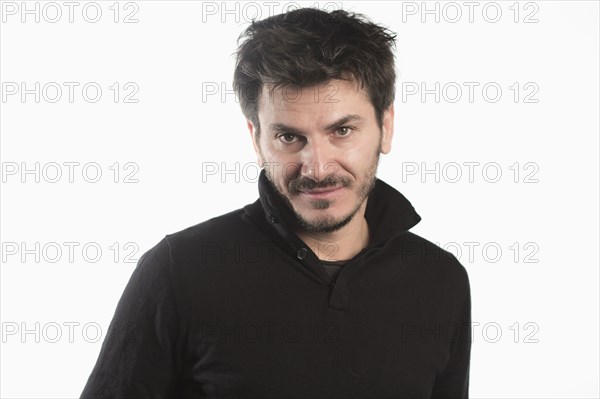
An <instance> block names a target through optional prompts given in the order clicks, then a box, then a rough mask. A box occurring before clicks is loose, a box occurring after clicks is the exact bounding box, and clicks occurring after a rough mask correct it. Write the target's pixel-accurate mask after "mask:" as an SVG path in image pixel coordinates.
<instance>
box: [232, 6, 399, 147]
mask: <svg viewBox="0 0 600 399" xmlns="http://www.w3.org/2000/svg"><path fill="white" fill-rule="evenodd" d="M395 38H396V35H395V34H394V33H392V32H391V31H389V30H388V29H387V28H384V27H382V26H379V25H376V24H374V23H372V22H370V21H369V20H368V19H367V18H366V17H365V16H364V15H362V14H355V13H350V12H347V11H344V10H335V11H332V12H325V11H321V10H318V9H315V8H301V9H297V10H294V11H290V12H287V13H284V14H279V15H274V16H272V17H269V18H267V19H264V20H262V21H252V23H251V25H250V26H249V27H248V28H247V29H246V30H245V31H244V32H243V33H242V34H241V35H240V37H239V39H238V50H237V53H236V67H235V72H234V77H233V88H234V90H235V92H236V94H237V96H238V98H239V100H240V106H241V108H242V113H243V114H244V116H245V117H246V118H247V119H249V120H250V121H252V123H253V124H254V126H256V128H257V133H256V134H257V136H258V135H259V134H260V125H259V122H258V101H259V99H260V95H261V92H262V89H263V85H264V84H269V86H270V87H271V90H274V89H275V88H277V87H279V86H283V87H285V86H291V87H296V88H304V87H310V86H314V85H317V84H321V83H324V82H327V81H329V80H331V79H345V76H347V75H348V74H350V76H351V78H353V79H356V81H357V82H358V83H359V84H360V87H361V88H363V87H366V91H367V93H368V95H369V98H370V100H371V103H372V105H373V108H374V109H375V116H376V119H377V123H378V124H379V126H380V127H381V125H382V119H383V111H384V110H385V109H387V108H388V107H389V106H390V105H391V104H392V103H393V102H394V96H395V81H396V73H395V70H394V54H393V52H392V47H394V46H395Z"/></svg>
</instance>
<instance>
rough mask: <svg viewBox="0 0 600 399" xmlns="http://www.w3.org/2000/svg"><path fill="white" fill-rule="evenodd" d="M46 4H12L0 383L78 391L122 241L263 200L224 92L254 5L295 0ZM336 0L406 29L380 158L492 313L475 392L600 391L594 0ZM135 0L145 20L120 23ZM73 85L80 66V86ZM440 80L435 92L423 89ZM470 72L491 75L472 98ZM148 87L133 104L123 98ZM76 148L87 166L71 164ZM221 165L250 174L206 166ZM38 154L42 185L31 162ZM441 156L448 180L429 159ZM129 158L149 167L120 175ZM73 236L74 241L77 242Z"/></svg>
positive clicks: (26, 393) (237, 115) (478, 343)
mask: <svg viewBox="0 0 600 399" xmlns="http://www.w3.org/2000/svg"><path fill="white" fill-rule="evenodd" d="M36 3H37V7H38V10H39V12H38V15H39V18H40V20H39V22H36V21H35V18H36V15H35V12H34V13H33V14H23V7H25V6H24V5H23V4H22V3H21V2H20V1H19V2H6V1H4V2H2V26H1V28H0V35H1V39H0V48H1V52H0V56H1V62H0V80H1V81H2V83H3V87H2V102H1V103H0V106H1V110H0V117H1V125H0V128H1V143H0V144H1V160H2V192H1V220H2V225H1V241H2V269H1V318H2V342H1V391H0V396H1V397H2V398H75V397H78V396H79V394H80V393H81V390H82V389H83V386H84V384H85V382H86V380H87V377H88V375H89V373H90V371H91V369H92V367H93V365H94V363H95V361H96V357H97V355H98V352H99V349H100V345H101V343H102V340H103V338H104V336H103V335H100V336H97V335H98V333H99V331H98V330H97V327H100V328H101V329H102V332H101V334H104V333H105V331H106V327H107V326H108V324H109V322H110V319H111V317H112V314H113V312H114V308H115V306H116V303H117V301H118V299H119V297H120V295H121V293H122V291H123V288H124V286H125V284H126V283H127V281H128V278H129V276H130V274H131V272H132V270H133V268H134V267H135V262H133V263H131V262H126V261H125V260H126V259H125V256H126V255H127V254H129V253H131V252H135V254H134V256H133V257H132V258H131V259H133V260H135V259H138V258H139V257H140V256H141V254H142V253H143V252H145V251H146V250H148V249H149V248H150V247H152V246H153V245H155V244H156V243H157V242H158V241H159V240H160V239H161V238H162V237H163V236H164V235H165V234H169V233H173V232H176V231H179V230H181V229H183V228H185V227H188V226H191V225H193V224H196V223H199V222H202V221H204V220H207V219H209V218H211V217H214V216H217V215H220V214H222V213H225V212H229V211H231V210H234V209H237V208H240V207H242V206H244V205H246V204H248V203H251V202H254V200H256V198H257V196H258V192H257V185H256V179H255V176H256V173H257V170H256V168H255V167H249V165H250V166H251V164H249V163H252V162H255V161H256V157H255V154H254V152H253V148H252V145H251V141H250V137H249V135H248V133H247V130H246V127H245V121H244V119H243V117H242V115H241V112H240V110H239V106H238V104H237V102H236V99H235V97H234V95H233V94H232V93H231V92H228V91H229V90H231V80H232V76H233V67H234V57H233V53H234V51H235V50H236V39H237V37H238V35H239V34H240V33H241V32H242V30H243V29H244V28H245V27H246V26H247V25H248V22H249V19H250V18H251V17H252V16H253V15H255V14H256V12H257V10H258V11H260V13H261V18H264V17H267V16H269V15H271V14H274V13H280V12H282V11H285V10H286V9H287V8H288V7H294V4H290V3H286V2H279V3H278V2H272V3H270V4H271V5H269V4H268V3H260V2H254V3H252V4H251V5H250V6H248V5H247V4H248V3H234V2H227V5H226V6H224V5H223V3H222V2H212V3H209V4H207V3H204V5H203V3H202V2H199V1H198V2H196V1H170V2H166V1H136V2H132V3H130V4H126V2H121V3H119V4H117V7H116V8H117V9H119V11H120V12H119V15H118V22H116V23H115V22H114V18H115V12H114V10H115V6H114V5H113V2H112V1H110V2H102V1H101V2H98V3H97V5H98V7H99V8H100V9H101V11H102V15H101V17H100V20H99V21H98V22H96V23H92V22H88V21H87V20H86V18H87V19H88V20H90V21H91V20H93V19H94V18H95V6H94V5H93V4H92V5H88V4H89V3H88V2H78V3H77V4H78V5H77V6H76V7H75V9H74V13H73V22H69V8H68V7H67V6H65V5H64V4H63V2H58V3H55V4H57V5H58V8H57V7H55V6H54V5H50V6H49V5H47V3H45V2H33V1H29V2H27V3H26V7H28V8H29V9H32V10H33V9H35V7H36ZM302 4H303V5H304V4H306V5H313V4H315V3H314V2H311V3H302ZM86 5H87V8H86V12H87V13H83V11H82V10H83V8H84V6H86ZM340 5H341V6H342V7H343V8H344V9H349V10H352V11H355V12H360V13H363V14H366V15H367V16H369V17H370V18H371V19H372V20H374V21H375V22H377V23H381V24H383V25H385V26H387V27H389V28H390V29H392V30H393V31H395V32H397V34H398V38H397V70H398V85H397V96H396V120H395V123H396V129H395V135H394V140H393V146H392V152H391V153H390V154H388V155H385V156H382V161H381V164H380V168H379V173H378V177H379V178H381V179H382V180H384V181H386V182H387V183H389V184H391V185H392V186H394V187H395V188H397V189H398V190H399V191H401V192H402V193H403V194H404V195H406V197H407V198H408V199H409V200H410V201H411V202H412V204H413V205H414V206H415V208H416V210H417V212H418V213H419V214H420V215H421V216H422V218H423V220H422V222H421V223H420V224H419V225H417V226H416V227H415V228H414V229H413V231H414V232H415V233H416V234H419V235H422V236H423V237H425V238H427V239H429V240H431V241H434V242H436V243H439V245H441V246H443V247H445V248H447V249H448V250H450V251H452V252H454V253H456V254H458V256H459V258H460V261H461V263H462V264H463V265H464V266H465V267H466V268H467V270H468V273H469V277H470V281H471V289H472V302H473V322H474V323H479V324H476V326H475V329H474V336H473V349H472V364H471V389H470V392H471V397H473V398H574V397H577V398H598V397H599V396H600V392H599V385H598V374H599V367H598V366H599V363H598V361H599V357H598V352H599V347H598V337H599V334H598V326H599V325H598V317H599V316H598V315H599V309H598V308H599V306H598V303H599V297H598V285H599V274H598V270H599V267H598V266H599V257H598V255H599V254H598V241H599V234H598V220H599V215H598V203H599V201H598V185H599V176H598V174H599V173H598V171H599V165H598V150H599V142H598V138H599V124H598V121H599V120H598V110H599V91H598V88H599V82H598V76H599V65H598V60H599V54H598V52H599V50H598V49H599V43H598V42H599V26H598V23H599V22H598V20H599V5H598V2H596V1H569V2H567V1H564V2H563V1H535V2H520V3H517V4H516V5H515V4H514V2H513V1H509V2H503V1H501V2H498V3H493V4H490V3H489V2H476V6H475V8H474V9H473V11H474V12H473V14H472V16H471V18H472V22H470V21H469V19H470V16H469V8H468V6H467V5H465V3H464V2H462V1H459V2H457V3H452V4H450V5H448V4H447V3H445V2H427V3H426V4H423V3H421V2H420V1H419V2H393V1H386V2H369V3H366V2H343V3H339V2H329V3H321V5H320V6H321V7H322V8H328V9H331V8H340ZM15 7H16V8H15ZM111 7H112V9H111ZM225 7H226V8H227V9H228V10H233V11H231V12H230V13H226V12H225ZM424 7H427V8H428V9H430V10H436V9H437V10H438V11H437V16H438V17H439V21H438V22H436V20H435V19H436V12H435V11H434V13H433V14H424V13H423V11H424V10H423V8H424ZM436 7H437V8H436ZM484 9H485V12H484ZM497 9H500V10H501V12H502V14H501V15H500V17H499V20H498V21H497V22H493V21H494V20H495V19H496V18H497V17H496V11H497ZM57 10H60V11H61V12H62V17H61V18H60V19H58V21H57V22H51V20H53V19H56V15H57V14H56V11H57ZM515 10H519V13H518V15H517V14H516V13H515ZM457 11H460V12H461V13H462V15H461V17H460V18H458V17H457V13H456V12H457ZM130 14H132V15H131V18H134V19H137V20H138V22H137V23H135V22H134V23H124V21H123V19H124V18H125V17H126V16H127V15H130ZM22 17H24V18H25V22H22V20H21V18H22ZM526 17H527V18H526ZM422 18H425V21H424V22H423V21H422ZM515 18H516V22H515ZM455 19H456V20H457V21H455V22H453V20H455ZM525 20H527V21H528V23H527V22H526V21H525ZM536 20H537V21H536ZM35 82H40V90H39V94H40V100H39V102H36V101H35V94H28V95H26V96H25V98H24V99H23V98H21V92H20V90H21V89H22V87H21V83H25V88H26V89H34V88H35ZM52 82H55V84H54V83H52ZM65 82H76V83H77V84H79V86H77V87H75V90H74V97H73V102H70V101H69V93H68V87H67V86H66V85H64V83H65ZM90 82H95V83H96V84H97V85H99V86H100V87H101V88H102V96H101V97H100V98H99V100H98V101H97V102H95V103H93V102H90V99H91V98H93V96H94V90H93V89H90V90H89V91H88V94H89V95H90V97H87V100H86V98H84V97H83V95H82V90H81V89H82V87H83V86H84V85H85V84H87V83H90ZM115 82H117V84H118V86H119V87H120V94H121V96H120V98H119V100H118V102H116V103H115V101H114V97H113V96H114V94H115V90H114V89H113V90H111V89H110V88H109V87H110V86H112V85H113V84H114V83H115ZM436 82H439V84H440V90H439V94H440V98H439V102H436V99H435V95H434V93H431V94H428V95H426V96H425V98H421V93H420V92H419V93H417V94H414V95H409V93H410V89H411V88H414V87H418V88H419V90H420V89H421V86H420V85H421V83H424V84H425V88H427V89H435V84H436ZM452 82H454V83H452ZM465 82H474V83H473V84H477V85H478V86H476V87H475V90H474V93H473V94H474V95H473V98H472V102H471V101H470V100H469V92H468V87H467V86H466V85H465ZM515 82H516V83H517V86H514V85H515ZM127 83H131V85H130V86H125V85H126V84H127ZM486 84H488V86H487V87H488V91H487V92H486V93H485V94H487V97H485V96H484V93H482V87H483V86H484V85H486ZM221 85H223V86H222V87H221ZM44 86H46V90H43V88H44ZM56 86H60V87H62V89H63V91H62V97H61V98H60V99H59V100H58V101H57V102H55V103H52V102H50V100H52V99H53V98H54V97H56V91H55V90H54V89H55V87H56ZM444 86H445V87H446V90H444ZM457 86H458V87H461V88H462V89H463V91H462V97H461V98H460V99H458V101H456V102H452V101H453V99H454V98H455V97H456V93H457V92H456V91H455V88H456V87H457ZM15 87H16V88H17V89H18V90H19V92H17V93H16V94H14V95H13V94H11V93H12V92H13V89H14V88H15ZM114 87H115V86H113V88H114ZM132 87H137V88H138V89H139V90H138V91H137V93H136V94H135V95H134V96H133V97H132V98H131V99H133V100H137V102H124V98H123V96H124V95H125V94H128V93H131V92H132V91H133V89H132ZM214 87H218V88H219V92H218V93H216V94H212V95H211V94H210V93H208V92H207V88H211V89H212V88H214ZM496 87H500V88H501V90H502V94H501V96H499V97H498V98H496V99H497V101H495V100H496V99H495V97H496V92H495V89H494V88H496ZM511 87H512V89H511ZM517 87H519V94H520V95H519V98H518V99H516V100H517V101H516V102H515V92H516V88H517ZM222 89H225V90H228V91H225V92H223V91H222ZM528 94H531V95H530V96H529V97H528V98H527V101H526V98H525V97H526V95H528ZM221 95H223V96H224V98H221ZM403 95H404V96H405V98H403ZM494 101H495V102H494ZM65 162H78V163H79V166H76V167H75V168H74V171H75V173H74V175H73V182H70V181H69V176H68V172H69V169H68V167H67V166H66V165H65V164H64V163H65ZM115 162H118V163H119V165H118V167H117V168H116V169H118V170H120V174H119V175H118V176H115V173H114V170H115V167H114V166H113V168H112V169H111V168H110V167H111V165H114V164H115ZM213 162H214V163H217V165H219V164H220V163H221V162H225V165H224V166H225V167H226V168H228V169H234V168H235V165H236V163H238V165H239V172H238V173H235V172H234V173H230V174H221V173H220V172H221V171H222V169H221V168H220V166H219V169H220V170H219V173H218V174H216V175H210V176H206V175H204V177H203V168H206V167H207V165H212V163H213ZM469 162H473V163H475V164H472V165H475V166H474V169H473V171H474V173H473V175H472V178H470V177H469V173H468V172H469V168H468V165H469V164H468V163H469ZM36 163H39V182H36V181H35V180H36V173H35V172H33V173H30V174H23V169H24V168H28V169H32V170H35V167H36ZM94 163H95V164H94ZM128 163H131V164H128ZM436 163H437V165H438V166H437V167H438V168H439V169H438V170H439V180H438V181H436V176H435V172H432V173H429V174H423V172H424V170H435V168H436ZM515 163H518V164H515ZM56 164H58V165H59V166H61V169H60V170H61V172H62V177H61V178H60V179H58V181H57V182H55V183H52V182H51V180H53V179H54V178H55V176H56V171H57V169H56ZM86 164H87V165H88V168H87V169H86V174H83V172H82V169H83V166H84V165H86ZM96 164H97V165H99V167H100V170H101V172H102V176H101V178H100V180H99V181H98V182H97V183H90V182H88V181H86V179H88V180H90V179H93V178H94V176H95V169H94V166H95V165H96ZM126 164H128V165H127V166H125V165H126ZM457 166H459V167H460V169H458V168H457ZM484 166H485V169H484ZM205 170H206V169H205ZM516 170H518V171H519V172H520V173H519V174H518V175H517V174H516V173H515V171H516ZM457 171H460V172H461V173H462V175H461V176H457ZM498 171H500V172H501V176H500V177H499V180H498V181H496V182H493V181H494V180H496V173H497V172H498ZM130 172H135V173H134V174H133V176H130V177H129V180H132V179H137V181H138V182H137V183H135V182H133V183H132V182H130V183H126V182H125V180H127V179H126V175H128V174H129V173H130ZM413 173H414V174H413ZM244 176H245V177H246V178H244ZM115 178H116V180H117V182H116V183H115V181H114V180H115ZM236 180H237V181H236ZM65 242H67V243H68V242H73V243H76V244H72V245H74V254H73V259H69V253H68V247H67V246H66V245H65V244H63V243H65ZM22 243H23V244H22ZM36 243H37V244H36ZM53 243H55V244H53ZM115 243H117V244H116V246H115ZM127 243H131V244H127ZM465 243H466V244H465ZM469 243H473V244H469ZM515 243H516V244H515ZM36 245H39V250H38V251H36V249H35V248H36ZM127 245H129V246H127ZM84 246H86V248H87V250H88V251H87V252H85V253H82V248H83V247H84ZM57 247H60V248H62V254H61V256H60V257H58V254H57V252H56V251H55V250H56V248H57ZM117 247H118V248H119V252H118V254H117V253H116V248H117ZM469 247H471V248H473V249H474V250H473V252H472V253H469ZM44 248H45V250H44ZM95 248H100V249H101V250H102V253H101V256H100V257H99V259H98V260H97V261H95V262H94V260H95V259H94V258H95V257H96V253H95V250H94V249H95ZM111 248H112V249H111ZM136 248H137V250H136ZM483 248H485V250H483ZM498 249H499V250H500V251H501V252H499V253H498V252H497V251H498ZM517 249H518V250H517ZM22 250H31V251H30V253H29V254H27V252H26V253H25V254H24V253H23V251H22ZM136 251H137V252H136ZM458 251H461V252H460V253H459V252H458ZM36 255H38V256H39V259H38V260H37V261H36V259H35V257H36ZM116 255H118V256H117V258H116V259H115V256H116ZM22 256H24V259H23V258H22ZM55 259H56V261H54V260H55ZM515 323H518V324H515ZM526 323H530V324H526ZM69 326H72V331H71V332H72V334H69V333H70V330H69ZM27 330H29V332H27ZM517 332H518V334H517ZM499 333H501V335H498V334H499ZM70 335H71V336H70Z"/></svg>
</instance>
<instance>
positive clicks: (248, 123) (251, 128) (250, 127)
mask: <svg viewBox="0 0 600 399" xmlns="http://www.w3.org/2000/svg"><path fill="white" fill-rule="evenodd" d="M246 126H248V130H249V132H250V139H251V140H252V145H253V146H254V152H255V153H256V162H257V163H258V164H259V165H260V166H262V159H261V156H260V150H259V143H257V142H256V134H255V133H256V128H255V127H254V124H253V123H252V122H251V121H250V120H249V119H246Z"/></svg>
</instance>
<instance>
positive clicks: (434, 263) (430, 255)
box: [397, 232, 469, 288]
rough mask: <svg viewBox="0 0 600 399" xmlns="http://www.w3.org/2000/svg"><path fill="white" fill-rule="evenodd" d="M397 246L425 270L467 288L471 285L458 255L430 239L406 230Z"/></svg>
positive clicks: (402, 254) (403, 253)
mask: <svg viewBox="0 0 600 399" xmlns="http://www.w3.org/2000/svg"><path fill="white" fill-rule="evenodd" d="M397 248H398V251H400V252H401V256H402V257H403V258H404V259H410V260H411V261H412V262H411V263H413V264H415V265H418V266H417V267H419V268H421V269H422V271H423V272H425V273H431V274H433V275H435V276H437V277H438V278H439V279H443V280H445V281H448V282H454V283H455V284H458V285H460V286H463V287H465V288H466V287H468V286H469V277H468V273H467V269H466V268H465V267H464V266H463V265H462V263H461V262H460V261H459V260H458V259H457V258H456V256H455V255H454V254H453V253H451V252H449V251H447V250H445V249H443V248H441V247H440V246H438V245H437V244H435V243H433V242H431V241H429V240H428V239H426V238H424V237H422V236H419V235H417V234H415V233H413V232H406V233H405V234H403V235H402V236H400V238H399V244H398V245H397Z"/></svg>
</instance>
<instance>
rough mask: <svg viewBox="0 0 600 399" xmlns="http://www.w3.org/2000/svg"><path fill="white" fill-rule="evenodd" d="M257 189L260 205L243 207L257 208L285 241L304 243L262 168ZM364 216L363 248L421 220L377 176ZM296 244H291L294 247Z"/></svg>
mask: <svg viewBox="0 0 600 399" xmlns="http://www.w3.org/2000/svg"><path fill="white" fill-rule="evenodd" d="M258 193H259V200H257V203H260V205H261V208H262V209H260V210H259V209H257V208H258V207H257V206H253V207H252V206H248V207H249V208H248V209H246V211H248V212H249V213H253V214H255V215H254V216H256V213H257V211H262V212H259V213H262V217H263V218H266V220H267V222H268V223H269V224H270V225H272V226H273V227H275V229H276V230H277V231H278V232H279V234H280V235H282V236H283V237H284V238H286V239H287V240H289V241H288V243H291V244H299V245H303V246H306V245H305V244H304V243H302V241H301V240H300V239H299V238H298V236H297V235H296V234H295V233H294V232H293V230H292V226H293V225H294V224H295V220H296V216H295V215H294V213H293V211H292V210H291V209H289V207H288V206H287V204H286V203H285V202H284V200H283V199H282V198H281V195H280V194H279V193H278V192H277V191H276V189H275V187H274V186H273V184H272V183H271V182H270V181H269V179H268V178H267V175H266V172H265V169H263V170H261V172H260V176H259V179H258ZM254 205H258V204H254ZM365 219H366V221H367V225H368V226H369V233H370V240H369V244H368V246H367V248H365V250H366V249H370V248H371V247H377V246H379V245H381V244H382V243H383V242H385V241H386V240H387V239H388V238H390V237H391V236H393V235H396V234H398V233H403V232H406V231H408V230H409V229H411V228H412V227H414V226H415V225H416V224H417V223H419V222H420V221H421V217H420V216H419V215H418V214H417V212H416V211H415V208H414V207H413V206H412V204H411V203H410V202H409V201H408V199H406V197H404V195H402V194H401V193H400V192H399V191H397V190H396V189H395V188H393V187H391V186H390V185H388V184H387V183H385V182H384V181H382V180H380V179H378V178H377V179H376V182H375V186H374V187H373V190H372V191H371V193H370V194H369V197H368V199H367V206H366V209H365ZM297 241H300V243H298V242H297ZM296 246H297V245H294V249H295V247H296Z"/></svg>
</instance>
